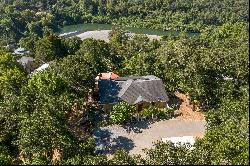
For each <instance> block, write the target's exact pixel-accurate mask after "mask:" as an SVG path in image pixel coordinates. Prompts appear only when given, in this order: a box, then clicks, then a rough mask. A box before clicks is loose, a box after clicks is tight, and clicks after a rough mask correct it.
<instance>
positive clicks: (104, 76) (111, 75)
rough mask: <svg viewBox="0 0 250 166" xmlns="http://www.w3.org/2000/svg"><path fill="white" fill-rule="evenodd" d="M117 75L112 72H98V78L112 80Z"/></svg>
mask: <svg viewBox="0 0 250 166" xmlns="http://www.w3.org/2000/svg"><path fill="white" fill-rule="evenodd" d="M118 77H119V75H117V74H115V73H113V72H109V73H100V74H99V80H109V79H111V80H114V79H116V78H118Z"/></svg>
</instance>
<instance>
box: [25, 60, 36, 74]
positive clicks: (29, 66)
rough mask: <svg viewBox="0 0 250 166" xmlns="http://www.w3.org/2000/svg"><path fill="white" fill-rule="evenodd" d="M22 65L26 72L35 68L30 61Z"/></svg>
mask: <svg viewBox="0 0 250 166" xmlns="http://www.w3.org/2000/svg"><path fill="white" fill-rule="evenodd" d="M24 67H25V69H26V71H27V72H28V73H31V72H32V71H34V70H35V63H34V62H32V61H29V62H28V63H27V64H26V65H25V66H24Z"/></svg>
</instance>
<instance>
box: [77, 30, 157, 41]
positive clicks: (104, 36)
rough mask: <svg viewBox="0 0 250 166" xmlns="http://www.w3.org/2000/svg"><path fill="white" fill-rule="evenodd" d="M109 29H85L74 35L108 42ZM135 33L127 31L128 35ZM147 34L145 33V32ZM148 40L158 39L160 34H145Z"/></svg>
mask: <svg viewBox="0 0 250 166" xmlns="http://www.w3.org/2000/svg"><path fill="white" fill-rule="evenodd" d="M110 31H111V30H97V31H87V32H83V33H80V34H77V35H76V36H77V37H79V38H81V39H82V40H84V39H87V38H93V39H97V40H104V41H105V42H109V37H108V36H109V35H108V34H109V32H110ZM135 34H136V33H127V35H128V36H134V35H135ZM146 35H147V34H146ZM147 36H148V37H149V39H150V40H153V39H157V40H160V39H161V36H158V35H147Z"/></svg>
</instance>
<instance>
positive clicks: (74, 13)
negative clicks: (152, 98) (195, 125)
mask: <svg viewBox="0 0 250 166" xmlns="http://www.w3.org/2000/svg"><path fill="white" fill-rule="evenodd" d="M0 14H1V15H0V46H1V47H0V124H1V125H0V165H2V164H100V165H105V164H131V165H132V164H133V165H134V164H155V165H156V164H159V165H163V164H165V165H166V164H195V165H197V164H209V165H211V164H245V165H248V164H249V150H248V148H249V126H248V124H249V106H248V105H249V101H248V100H249V92H248V90H249V83H248V80H249V70H248V66H249V57H248V54H249V25H248V19H249V18H248V17H249V16H248V1H246V0H238V1H235V0H224V1H214V0H213V1H198V0H193V1H182V0H179V1H172V0H157V1H151V0H138V1H116V0H58V1H55V0H52V1H44V0H32V1H28V0H8V1H4V0H2V1H0ZM86 22H98V23H113V24H119V25H123V26H125V25H130V26H137V27H147V28H155V29H164V30H166V29H174V30H186V31H199V32H202V33H201V35H199V36H193V37H189V36H187V35H185V33H182V34H181V35H180V36H175V37H173V36H164V37H163V39H162V40H160V41H158V40H149V38H148V37H147V36H146V35H136V36H134V37H133V38H130V39H129V37H128V36H127V35H126V33H125V32H124V31H123V30H122V29H121V28H119V27H114V28H112V32H111V33H110V35H109V37H110V40H109V41H110V42H109V43H105V42H104V41H100V40H94V39H85V40H83V41H82V40H80V39H79V38H77V37H74V38H62V37H59V36H57V35H55V34H54V33H53V32H54V31H55V30H56V29H57V28H58V27H59V26H60V25H67V24H76V23H86ZM12 43H19V44H20V45H21V46H23V47H25V48H26V49H28V50H29V51H30V52H29V53H28V55H29V56H32V57H34V58H35V61H36V63H37V65H41V64H43V63H45V62H49V63H50V67H49V68H47V69H46V70H45V71H41V72H38V73H33V74H28V73H26V71H25V70H24V68H23V67H22V65H20V64H19V63H18V62H17V61H16V59H17V58H18V57H16V56H15V55H12V54H10V53H9V52H10V51H11V50H8V49H5V48H4V47H3V46H6V45H7V44H12ZM106 71H113V72H116V73H118V74H119V75H120V76H129V75H155V76H157V77H159V78H161V79H162V80H163V82H164V84H165V89H166V91H168V92H174V91H181V92H182V93H185V94H187V95H188V96H189V97H190V99H191V101H195V102H196V103H197V104H199V107H200V108H201V110H203V111H206V121H207V128H206V132H205V136H204V137H203V138H202V139H199V140H198V141H196V143H195V145H194V149H193V150H188V149H186V148H185V147H184V146H180V147H175V146H173V144H171V143H169V142H168V143H157V144H156V146H155V148H153V149H149V150H146V152H147V153H146V157H145V158H142V157H140V156H130V155H128V153H127V152H125V151H123V150H119V151H117V153H116V154H115V155H114V158H113V159H111V160H108V159H107V157H106V156H103V155H96V154H95V153H94V147H95V144H94V140H93V138H92V137H91V136H90V137H84V134H86V133H84V132H82V133H81V134H79V133H78V132H77V129H79V130H80V131H81V128H80V127H84V126H81V125H80V124H79V123H78V122H80V120H81V116H82V114H81V113H82V112H84V111H86V110H87V109H88V103H87V94H88V91H89V89H90V88H93V87H94V78H95V77H96V75H97V74H98V73H100V72H106ZM135 110H136V108H135V107H133V106H131V105H128V104H126V103H121V104H118V105H116V106H114V108H113V111H112V112H111V113H110V120H111V121H112V123H122V122H124V121H126V120H128V119H129V118H130V117H131V116H132V115H133V113H134V112H135ZM157 111H158V112H159V113H162V112H164V111H159V110H156V109H155V108H152V107H150V108H149V109H145V110H143V111H142V112H141V114H142V116H145V117H149V116H151V115H152V113H153V112H154V113H156V112H157ZM165 111H166V112H165V113H166V114H168V111H170V110H165ZM165 113H164V114H159V116H161V115H163V116H164V115H166V114H165Z"/></svg>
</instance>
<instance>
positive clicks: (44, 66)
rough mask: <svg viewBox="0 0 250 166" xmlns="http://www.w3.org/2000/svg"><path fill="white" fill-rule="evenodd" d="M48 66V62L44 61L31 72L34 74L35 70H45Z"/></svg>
mask: <svg viewBox="0 0 250 166" xmlns="http://www.w3.org/2000/svg"><path fill="white" fill-rule="evenodd" d="M48 67H49V63H45V64H43V65H42V66H40V67H38V68H37V69H35V70H34V72H33V74H36V73H37V72H40V71H43V70H45V69H46V68H48Z"/></svg>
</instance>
